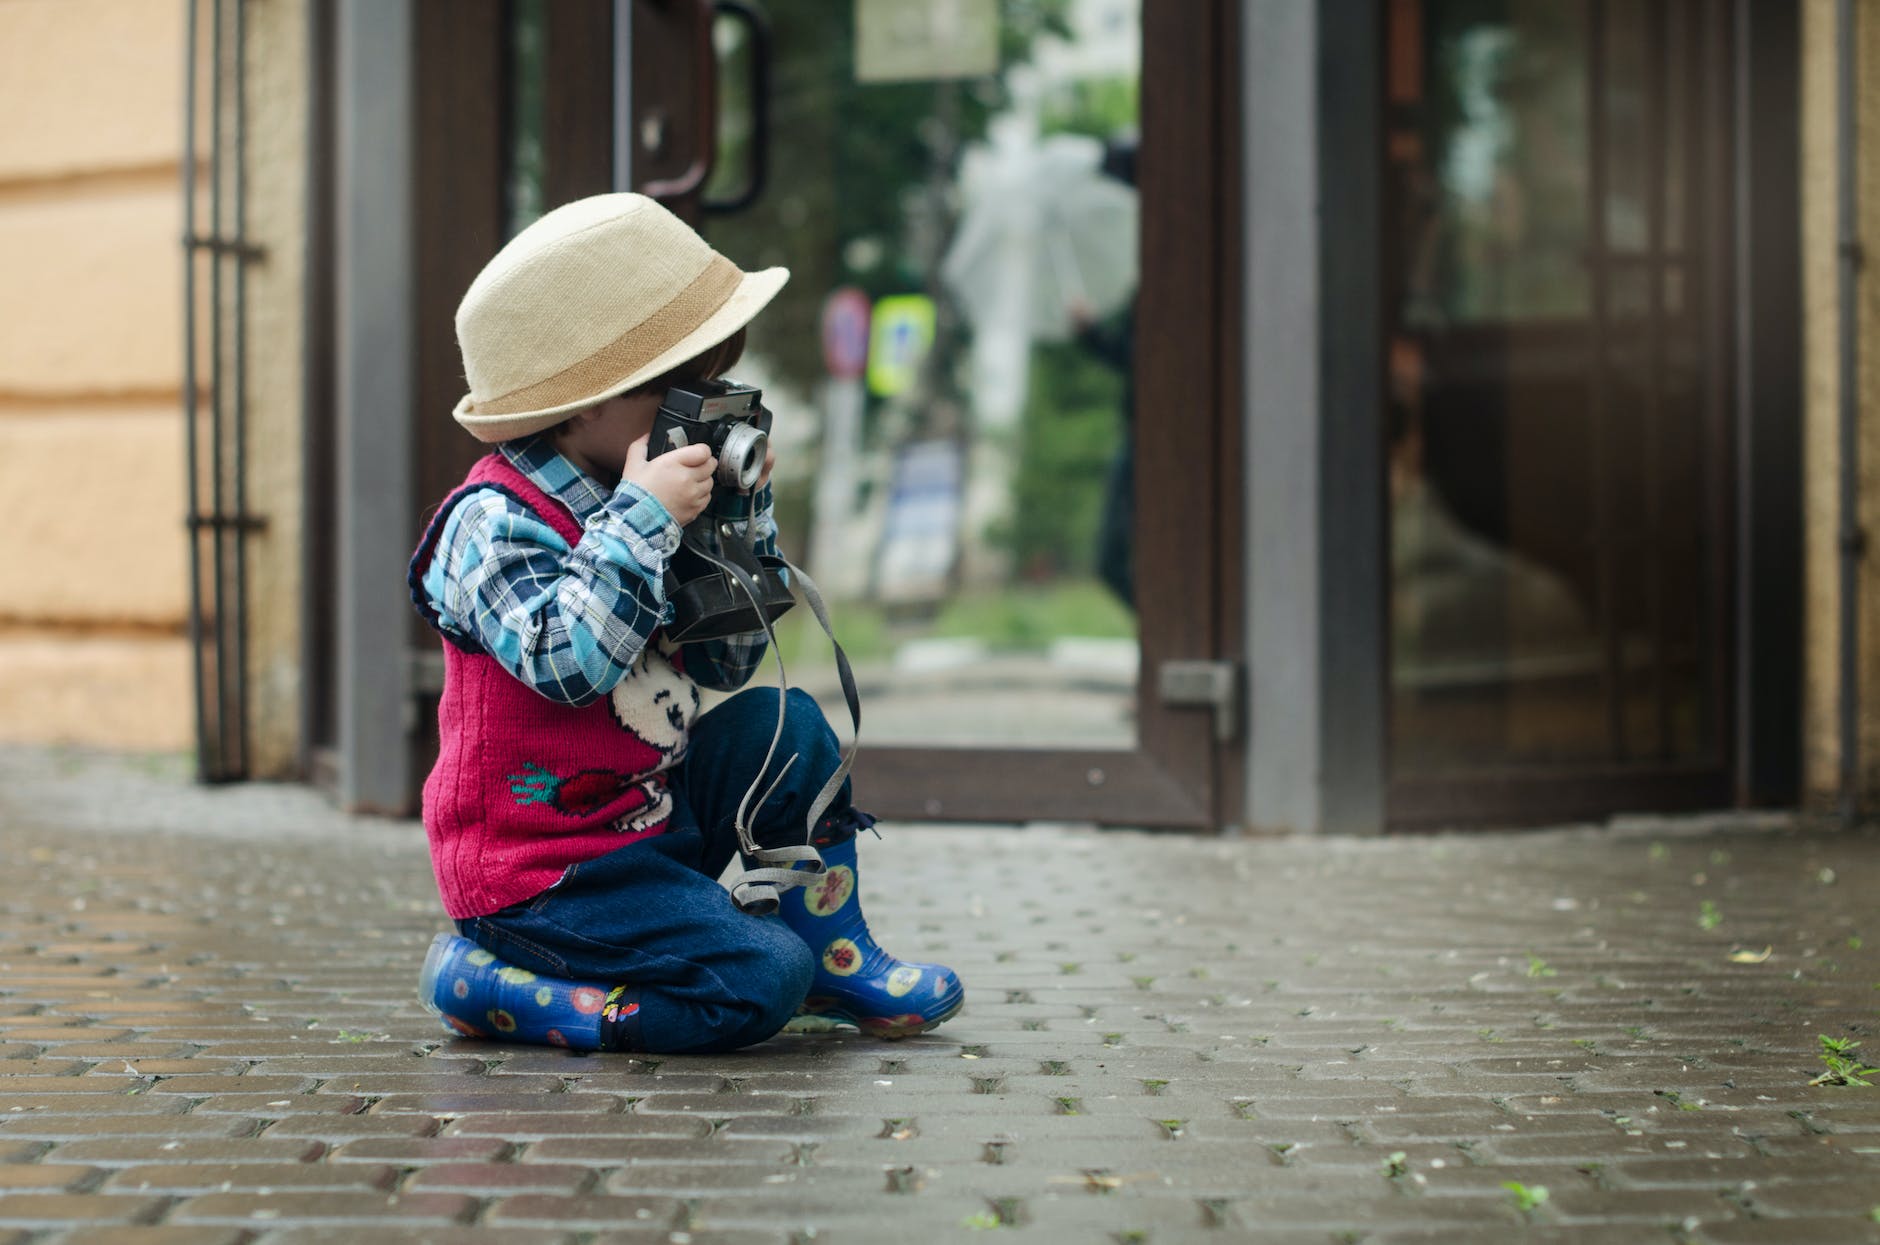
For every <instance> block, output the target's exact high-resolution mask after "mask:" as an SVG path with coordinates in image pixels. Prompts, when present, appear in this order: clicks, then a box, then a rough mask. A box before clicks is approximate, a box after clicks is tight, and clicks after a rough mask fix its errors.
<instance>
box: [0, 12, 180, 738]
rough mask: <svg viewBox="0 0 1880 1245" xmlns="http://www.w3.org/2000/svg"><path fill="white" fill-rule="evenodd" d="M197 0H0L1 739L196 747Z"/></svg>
mask: <svg viewBox="0 0 1880 1245" xmlns="http://www.w3.org/2000/svg"><path fill="white" fill-rule="evenodd" d="M182 63H183V55H182V6H180V5H176V4H151V3H147V2H146V0H0V115H3V116H5V117H6V118H7V119H8V120H7V124H6V125H5V126H0V274H4V277H3V278H0V281H4V286H5V289H6V291H7V294H8V297H7V299H6V300H5V307H6V310H5V312H4V313H3V314H4V317H5V322H4V331H0V489H4V490H5V496H6V497H7V498H8V501H9V503H10V510H11V512H12V514H13V515H14V520H13V522H14V539H13V540H11V541H9V542H8V543H9V549H10V550H11V551H12V554H13V559H14V561H13V566H12V568H11V569H12V573H11V574H9V575H8V577H7V578H8V591H7V594H6V597H5V600H4V601H0V740H31V741H35V742H69V743H82V744H95V745H106V746H128V747H145V748H162V749H183V748H187V747H189V746H190V744H191V708H190V696H189V681H188V652H187V649H186V646H185V643H184V640H183V626H184V618H185V581H186V571H185V566H186V562H185V557H186V547H185V544H184V537H183V523H182V520H183V513H184V502H183V493H184V484H183V478H184V472H183V452H182V420H181V417H180V415H179V414H178V393H179V371H180V353H179V346H178V340H179V339H178V332H177V325H178V321H179V300H180V297H181V295H180V289H179V280H180V278H179V272H180V265H179V260H178V256H179V251H178V245H177V238H178V236H179V235H180V233H181V209H180V206H179V202H178V193H177V187H178V185H179V181H180V161H179V155H180V150H179V149H180V146H181V142H180V118H181V115H182V105H181V90H182V87H181V77H182V72H181V71H182Z"/></svg>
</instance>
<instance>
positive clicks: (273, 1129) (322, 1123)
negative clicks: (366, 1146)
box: [211, 1114, 443, 1144]
mask: <svg viewBox="0 0 1880 1245" xmlns="http://www.w3.org/2000/svg"><path fill="white" fill-rule="evenodd" d="M211 1118H217V1117H211ZM442 1126H443V1122H442V1121H441V1120H436V1119H433V1118H432V1117H431V1116H428V1115H346V1114H337V1115H317V1114H308V1115H289V1116H283V1117H282V1118H281V1119H278V1120H276V1121H274V1122H273V1123H272V1124H269V1125H267V1130H268V1131H267V1136H269V1137H271V1138H280V1137H318V1138H319V1139H320V1140H322V1141H329V1142H333V1143H335V1144H337V1143H339V1142H342V1141H350V1140H352V1139H353V1138H355V1137H434V1136H436V1135H437V1131H438V1129H439V1128H441V1127H442ZM257 1127H259V1125H257Z"/></svg>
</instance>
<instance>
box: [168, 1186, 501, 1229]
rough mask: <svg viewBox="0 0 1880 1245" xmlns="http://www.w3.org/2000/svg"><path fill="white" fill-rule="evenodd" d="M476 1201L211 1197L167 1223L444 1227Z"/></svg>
mask: <svg viewBox="0 0 1880 1245" xmlns="http://www.w3.org/2000/svg"><path fill="white" fill-rule="evenodd" d="M476 1206H477V1204H476V1200H475V1199H474V1198H469V1197H464V1196H462V1195H460V1194H455V1193H413V1194H396V1193H353V1192H340V1191H333V1192H320V1193H279V1192H276V1193H267V1194H261V1193H209V1194H204V1195H203V1196H200V1197H193V1198H190V1199H188V1200H186V1201H184V1202H182V1203H180V1204H178V1205H177V1206H175V1207H173V1208H171V1210H170V1212H169V1216H168V1219H169V1222H171V1223H177V1224H193V1223H209V1224H214V1223H238V1224H243V1225H246V1226H250V1227H255V1226H267V1225H270V1224H273V1223H276V1222H280V1221H288V1222H296V1223H327V1224H342V1223H343V1224H373V1223H383V1222H387V1221H396V1222H400V1223H406V1222H408V1223H424V1224H432V1225H446V1224H458V1223H466V1222H468V1221H469V1219H470V1217H471V1216H472V1215H473V1214H474V1213H475V1212H476Z"/></svg>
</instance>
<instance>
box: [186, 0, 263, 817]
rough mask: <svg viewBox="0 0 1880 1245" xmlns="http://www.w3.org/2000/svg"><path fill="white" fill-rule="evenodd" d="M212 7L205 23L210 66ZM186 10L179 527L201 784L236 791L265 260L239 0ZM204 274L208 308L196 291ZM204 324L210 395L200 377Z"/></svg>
mask: <svg viewBox="0 0 1880 1245" xmlns="http://www.w3.org/2000/svg"><path fill="white" fill-rule="evenodd" d="M205 7H206V8H207V9H208V18H209V22H208V27H209V38H208V47H207V49H206V52H207V55H206V57H205V56H204V52H205V49H204V47H203V38H202V26H203V22H202V17H203V10H204V8H205ZM184 10H185V23H184V24H185V30H186V38H185V49H186V50H185V58H186V63H185V65H184V76H183V81H184V104H183V169H182V183H183V184H182V194H183V239H182V245H183V428H184V446H185V451H184V452H185V454H186V456H187V473H186V478H187V494H186V497H187V507H188V512H187V514H186V515H185V516H184V524H185V526H186V528H187V529H188V532H189V640H190V652H191V661H192V674H193V678H192V686H193V690H194V697H195V715H196V777H197V779H198V780H199V781H202V782H229V781H234V780H237V779H241V778H246V777H248V775H249V748H248V739H249V737H248V688H247V678H246V671H247V661H248V653H247V632H248V617H247V598H246V585H247V538H248V536H249V535H250V534H251V533H252V532H254V531H256V530H258V529H259V528H260V527H261V521H260V520H259V519H258V518H256V517H255V516H253V515H251V514H249V513H248V507H247V487H246V475H247V418H246V416H247V412H246V407H245V389H246V385H247V340H246V335H245V331H244V321H245V319H246V313H247V303H246V270H247V266H248V265H249V264H250V263H253V262H255V261H256V260H258V259H260V258H261V255H262V252H261V251H260V249H259V248H257V247H255V246H253V245H252V244H250V243H249V242H248V241H247V239H246V237H245V233H244V231H245V228H246V223H247V219H246V205H245V203H244V197H245V196H244V189H245V187H244V183H243V173H244V169H243V158H242V151H243V146H244V144H245V142H246V140H247V75H246V64H245V60H246V58H245V55H244V44H245V40H244V34H245V21H244V17H245V5H244V0H184ZM205 59H206V62H207V64H206V66H205V65H204V63H203V62H204V61H205ZM204 69H206V71H207V72H208V74H209V75H210V78H209V106H208V113H207V116H206V117H205V116H202V115H200V112H201V108H200V103H201V101H200V91H199V88H198V85H197V84H198V74H199V72H201V71H203V70H204ZM204 128H206V130H207V133H208V136H209V212H208V216H209V219H208V225H209V230H208V232H207V233H206V234H205V233H201V232H199V231H198V224H199V214H198V207H199V203H198V200H199V199H200V197H201V185H200V183H201V169H200V166H199V156H198V152H197V137H198V134H199V133H200V132H201V130H202V129H204ZM205 268H206V276H207V282H206V285H207V298H206V304H207V305H206V307H205V306H204V305H203V304H204V302H205V300H204V298H203V293H202V288H201V286H202V281H201V278H202V277H203V276H204V275H205V274H204V269H205ZM205 316H206V318H207V321H208V326H207V334H206V337H207V342H206V355H207V363H208V371H209V376H208V383H207V386H206V394H205V386H204V385H203V384H202V378H201V375H200V370H201V364H202V362H203V359H202V355H203V353H204V350H205V345H204V342H203V337H204V333H203V331H202V330H203V326H202V324H201V321H202V320H203V319H204V318H205ZM205 398H206V407H205ZM205 502H206V503H207V508H206V509H205Z"/></svg>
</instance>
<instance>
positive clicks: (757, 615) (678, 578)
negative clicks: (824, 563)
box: [646, 380, 795, 644]
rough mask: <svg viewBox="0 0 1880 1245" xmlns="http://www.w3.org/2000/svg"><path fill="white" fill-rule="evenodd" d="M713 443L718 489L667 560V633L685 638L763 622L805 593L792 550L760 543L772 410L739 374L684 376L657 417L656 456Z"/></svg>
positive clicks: (649, 449)
mask: <svg viewBox="0 0 1880 1245" xmlns="http://www.w3.org/2000/svg"><path fill="white" fill-rule="evenodd" d="M687 445H705V446H709V447H710V448H711V452H712V456H713V457H714V458H716V459H717V460H718V470H717V473H716V475H715V476H714V478H713V480H712V498H711V501H710V502H708V503H706V506H705V509H704V510H702V511H700V512H699V516H698V517H697V518H696V519H693V520H692V521H691V522H690V523H688V524H686V527H685V538H684V540H683V541H681V542H680V545H679V548H678V550H677V551H676V552H675V553H674V554H673V556H672V561H671V562H669V563H668V564H667V567H666V599H667V600H669V601H671V602H672V606H673V621H672V623H671V624H670V625H669V626H667V628H666V635H667V636H668V637H669V638H671V639H672V640H674V641H675V642H677V643H680V644H688V643H690V642H692V641H693V640H716V639H721V638H723V637H725V636H734V635H746V634H749V633H751V632H754V631H762V630H763V629H764V625H765V623H766V622H768V621H772V620H774V619H776V618H777V617H778V616H779V615H781V614H782V613H783V612H784V611H785V610H787V609H789V608H790V606H791V605H793V604H795V598H794V597H793V596H792V595H791V593H790V589H789V587H788V585H786V584H785V583H784V581H783V576H782V574H781V572H782V570H783V568H784V565H785V563H784V561H783V559H782V558H776V557H772V556H770V555H768V554H763V553H759V552H758V551H757V548H756V541H757V531H756V527H755V525H754V524H753V523H752V518H753V511H752V499H751V494H752V492H753V491H755V490H756V488H757V481H758V479H759V478H760V477H761V476H762V475H763V474H764V458H765V456H766V454H767V453H768V451H769V448H770V412H769V411H768V410H767V409H765V407H764V395H763V394H762V392H760V391H759V390H757V389H755V388H753V387H751V386H750V385H741V384H739V383H738V382H736V381H734V380H701V381H682V382H680V383H678V384H676V385H673V386H672V387H671V388H669V389H667V390H666V397H665V400H664V401H663V402H661V403H660V407H659V413H658V414H657V415H655V416H654V417H653V431H652V435H651V436H649V437H648V438H647V442H646V456H647V457H648V458H657V457H658V456H659V455H661V454H664V453H667V452H669V451H671V450H676V449H679V448H680V447H682V446H687Z"/></svg>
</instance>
